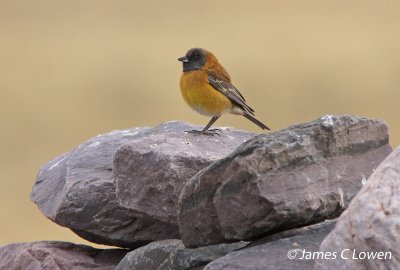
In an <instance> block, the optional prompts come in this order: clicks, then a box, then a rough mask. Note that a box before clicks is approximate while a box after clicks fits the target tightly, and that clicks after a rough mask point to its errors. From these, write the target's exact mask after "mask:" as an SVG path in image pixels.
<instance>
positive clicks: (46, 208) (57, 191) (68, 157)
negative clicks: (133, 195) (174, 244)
mask: <svg viewBox="0 0 400 270" xmlns="http://www.w3.org/2000/svg"><path fill="white" fill-rule="evenodd" d="M194 128H198V129H200V128H201V127H196V126H192V125H188V124H185V123H182V122H169V123H165V124H162V125H160V126H158V127H155V128H151V129H150V128H134V129H129V130H123V131H114V132H110V133H107V134H104V135H99V136H97V137H95V138H92V139H90V140H88V141H86V142H84V143H83V144H81V145H80V146H79V147H77V148H76V149H73V150H72V151H70V152H68V153H66V154H64V155H61V156H60V157H57V158H56V159H54V160H52V161H50V162H48V163H47V164H45V165H44V166H43V167H42V168H41V169H40V171H39V173H38V175H37V180H36V183H35V185H34V187H33V190H32V193H31V199H32V201H33V202H34V203H36V204H37V205H38V207H39V209H40V210H41V211H42V212H43V214H44V215H45V216H46V217H47V218H49V219H51V220H52V221H54V222H56V223H57V224H59V225H61V226H64V227H68V228H70V229H71V230H72V231H74V232H75V233H76V234H78V235H79V236H81V237H82V238H85V239H87V240H89V241H92V242H95V243H99V244H106V245H115V246H120V247H129V248H135V247H138V246H142V245H144V244H147V243H149V242H151V241H155V240H161V239H170V238H179V237H180V236H179V229H178V225H177V221H176V220H175V222H170V221H168V222H166V221H163V220H161V219H158V218H157V217H156V218H153V217H152V215H151V214H148V215H143V214H142V215H139V214H138V213H137V212H135V211H132V210H129V209H127V208H124V207H122V206H120V205H119V204H118V201H117V197H116V191H115V186H114V182H113V156H114V154H115V152H116V150H117V148H118V147H120V146H122V145H124V144H126V143H129V142H132V141H134V140H140V141H141V142H150V141H148V140H147V139H145V137H147V136H149V137H150V138H154V137H155V136H158V142H160V141H162V138H164V139H165V141H170V139H169V137H170V136H175V137H179V136H181V137H180V138H181V139H182V140H183V141H184V142H183V143H191V144H196V143H197V141H203V142H204V141H205V140H206V139H205V138H203V139H202V138H201V137H195V136H193V135H191V134H186V133H184V131H185V130H191V129H194ZM171 134H172V135H171ZM231 134H233V135H232V136H235V134H242V133H240V132H230V131H228V130H224V131H223V132H222V136H221V137H207V139H208V141H209V142H210V145H214V146H221V145H222V144H221V143H218V142H215V141H221V140H226V141H229V140H230V139H231V138H232V137H231ZM246 134H248V133H246ZM238 136H239V135H238ZM247 136H251V135H250V134H248V135H247ZM244 137H245V135H243V136H242V137H241V138H244ZM184 138H186V140H184ZM212 142H215V143H212ZM240 142H242V141H239V142H236V145H237V144H239V143H240ZM233 144H234V143H233ZM147 146H148V147H149V149H154V145H147ZM143 147H144V146H143ZM143 147H142V148H141V149H143ZM156 148H158V147H156ZM190 149H191V150H193V151H195V150H194V149H196V148H195V147H194V146H192V148H190V147H188V150H190ZM207 149H209V148H207ZM220 151H221V153H226V149H220ZM198 155H199V156H206V155H207V152H206V151H205V152H203V153H202V154H198ZM166 156H169V155H166ZM188 156H189V154H188ZM193 156H196V153H193ZM211 158H213V156H212V157H210V159H211ZM214 158H215V157H214ZM193 160H194V161H193V163H190V162H187V163H186V165H187V166H191V165H193V168H199V163H201V162H203V164H205V165H206V164H207V159H205V160H201V161H199V159H196V158H194V159H193ZM183 161H185V159H184V160H183ZM179 162H180V160H177V163H175V164H165V163H163V164H161V163H160V164H156V165H155V166H156V167H160V165H162V166H165V167H164V168H159V169H158V170H159V171H160V170H162V169H164V170H165V171H164V172H165V175H164V176H165V177H175V175H174V174H172V173H171V172H173V171H174V170H172V169H171V167H172V166H177V167H179V168H183V166H180V165H179ZM209 162H211V161H209ZM138 164H139V163H138ZM152 164H153V165H154V163H152ZM117 165H118V164H117ZM119 165H120V164H119ZM126 165H127V166H128V164H126ZM140 165H141V166H144V165H145V164H143V163H141V164H140ZM196 166H197V167H196ZM149 168H150V167H149V166H147V167H146V166H144V167H142V168H140V169H141V172H142V173H149V172H151V170H150V171H147V172H145V170H149ZM153 169H154V168H152V170H153ZM169 173H171V174H170V175H169ZM118 175H120V173H118ZM136 175H137V174H136ZM183 175H185V174H183ZM189 178H190V177H188V178H187V179H189ZM187 179H185V180H187ZM167 180H168V181H171V182H174V183H175V182H176V179H171V178H169V179H166V180H164V184H165V183H166V181H167ZM182 181H183V180H182ZM142 188H143V190H146V189H151V187H147V186H145V187H142ZM154 189H157V186H156V187H154ZM179 191H180V190H174V191H173V192H172V194H170V196H176V193H178V192H179ZM166 192H167V190H166ZM165 195H168V194H165ZM159 198H160V196H159ZM127 200H128V198H125V197H124V198H123V199H122V200H121V201H124V202H127ZM153 203H155V204H154V208H162V207H164V206H163V205H162V204H160V202H154V201H153ZM144 212H145V211H144Z"/></svg>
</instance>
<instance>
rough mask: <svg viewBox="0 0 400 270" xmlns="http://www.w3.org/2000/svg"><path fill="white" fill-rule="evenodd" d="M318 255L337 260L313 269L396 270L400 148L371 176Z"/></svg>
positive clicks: (399, 227) (399, 255)
mask: <svg viewBox="0 0 400 270" xmlns="http://www.w3.org/2000/svg"><path fill="white" fill-rule="evenodd" d="M320 251H322V252H328V251H330V252H336V254H337V259H336V260H318V261H317V264H316V266H315V269H354V270H358V269H360V270H361V269H399V265H400V147H398V148H397V149H395V150H394V151H393V153H392V154H391V155H390V156H388V157H387V158H386V159H385V160H384V161H383V162H382V163H381V164H380V165H379V167H378V168H377V169H376V170H375V172H374V173H373V174H372V175H371V176H370V178H369V179H368V181H367V182H366V184H365V186H364V187H363V188H362V189H361V191H360V192H359V193H358V194H357V196H356V197H355V198H354V199H353V200H352V202H351V203H350V205H349V207H348V209H347V210H346V211H344V212H343V214H342V215H341V216H340V218H339V220H338V223H337V225H336V227H335V229H334V230H333V231H332V232H331V233H330V234H329V235H328V236H327V237H326V238H325V239H324V241H323V242H322V244H321V248H320ZM368 256H370V258H371V259H368ZM372 256H375V259H372V258H373V257H372Z"/></svg>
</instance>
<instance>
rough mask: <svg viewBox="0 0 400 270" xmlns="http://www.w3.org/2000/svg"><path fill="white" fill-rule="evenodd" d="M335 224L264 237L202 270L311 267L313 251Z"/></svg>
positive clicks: (301, 269) (303, 228)
mask: <svg viewBox="0 0 400 270" xmlns="http://www.w3.org/2000/svg"><path fill="white" fill-rule="evenodd" d="M334 226H335V221H334V220H329V221H325V222H322V223H319V224H316V225H311V226H307V227H302V228H299V229H293V230H290V231H285V232H282V233H278V234H275V235H271V236H268V237H265V238H263V239H260V240H258V241H257V242H254V243H253V244H252V245H250V246H249V247H246V248H244V249H242V250H239V251H235V252H232V253H229V254H228V255H226V256H224V257H221V258H219V259H217V260H215V261H213V262H211V263H209V264H208V265H207V266H206V267H205V268H204V270H223V269H226V270H236V269H237V270H244V269H251V270H265V269H268V270H278V269H281V270H287V269H296V270H309V269H312V268H313V265H314V263H315V261H314V260H313V259H312V256H313V255H312V254H314V256H317V254H316V253H315V252H317V251H318V247H319V244H320V243H321V241H322V240H323V239H324V237H325V236H326V235H327V234H328V233H329V232H330V231H331V230H332V229H333V227H334ZM289 256H290V258H291V259H289Z"/></svg>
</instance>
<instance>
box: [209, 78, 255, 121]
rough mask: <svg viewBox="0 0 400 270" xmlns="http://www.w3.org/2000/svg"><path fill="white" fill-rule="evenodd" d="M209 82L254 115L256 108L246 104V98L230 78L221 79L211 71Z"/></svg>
mask: <svg viewBox="0 0 400 270" xmlns="http://www.w3.org/2000/svg"><path fill="white" fill-rule="evenodd" d="M208 82H209V84H210V85H211V86H212V87H214V88H215V89H216V90H217V91H219V92H220V93H222V94H223V95H224V96H226V97H227V98H229V99H230V100H231V101H232V102H233V103H235V104H236V105H237V106H239V107H240V108H242V109H243V110H245V111H246V112H248V113H250V114H252V115H254V110H253V109H252V108H251V107H250V106H249V105H247V104H246V100H245V99H244V97H243V96H242V94H241V93H240V92H239V90H238V89H237V88H236V87H235V86H233V84H231V83H230V82H229V81H228V80H224V78H221V79H219V78H217V77H216V76H215V75H214V74H212V73H209V74H208Z"/></svg>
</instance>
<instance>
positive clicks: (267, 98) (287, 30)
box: [0, 0, 400, 245]
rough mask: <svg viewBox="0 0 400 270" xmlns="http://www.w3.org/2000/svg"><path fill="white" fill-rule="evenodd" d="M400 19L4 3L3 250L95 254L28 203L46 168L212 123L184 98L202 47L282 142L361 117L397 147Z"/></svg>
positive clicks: (381, 6)
mask: <svg viewBox="0 0 400 270" xmlns="http://www.w3.org/2000/svg"><path fill="white" fill-rule="evenodd" d="M399 14H400V2H398V1H319V0H315V1H295V0H293V1H232V0H225V1H215V0H214V1H211V0H208V1H206V0H203V1H175V0H172V1H171V0H170V1H131V0H129V1H102V0H92V1H83V0H82V1H53V0H47V1H14V0H10V1H5V0H4V1H1V2H0V127H1V132H0V144H1V145H0V149H1V152H0V166H1V167H0V214H1V222H0V245H4V244H7V243H10V242H17V241H34V240H65V241H72V242H79V243H87V242H85V241H84V240H81V239H80V238H79V237H77V236H75V235H74V234H73V233H72V232H70V231H69V230H68V229H65V228H61V227H59V226H58V225H56V224H53V223H52V222H51V221H48V220H47V219H46V218H45V217H44V216H43V215H42V214H41V213H40V212H39V210H38V209H37V207H36V206H35V205H34V204H33V203H31V202H30V200H29V193H30V190H31V187H32V185H33V183H34V180H35V174H36V172H37V171H38V169H39V168H40V166H41V165H42V164H44V163H45V162H47V161H49V160H51V159H53V158H54V157H56V156H58V155H60V154H62V153H64V152H66V151H68V150H69V149H71V148H74V147H76V146H77V145H79V144H80V143H82V142H83V141H85V140H87V139H89V138H90V137H93V136H96V135H97V134H100V133H105V132H108V131H112V130H115V129H126V128H129V127H134V126H154V125H157V124H159V123H162V122H165V121H170V120H184V121H189V122H191V123H195V124H199V125H205V124H206V123H207V122H208V120H209V119H208V118H206V117H203V116H200V115H197V113H195V112H192V111H191V110H190V109H189V108H188V107H187V106H186V105H185V104H184V102H183V101H182V99H181V96H180V91H179V87H178V80H179V76H180V73H181V65H180V63H179V62H178V61H177V60H176V59H177V58H178V57H180V56H182V55H183V54H185V52H186V51H187V49H189V48H191V47H195V46H196V47H204V48H207V49H209V50H211V51H213V52H214V53H215V54H216V55H217V57H218V58H219V59H220V61H221V62H222V63H223V64H224V66H225V67H226V68H227V69H228V71H229V72H230V73H231V75H232V77H233V81H234V83H235V85H236V86H237V87H238V88H239V89H241V91H242V93H243V94H244V95H245V97H246V98H247V101H248V103H249V104H250V105H251V106H252V107H254V108H255V110H256V115H257V116H258V118H259V119H260V120H262V121H264V122H265V123H266V124H268V125H269V126H270V127H272V128H273V129H274V130H279V129H282V128H285V127H287V126H288V125H290V124H294V123H299V122H305V121H310V120H313V119H315V118H317V117H320V116H322V115H324V114H328V113H329V114H357V115H363V116H368V117H372V118H379V119H384V120H385V121H386V122H387V123H388V124H389V127H390V134H391V144H392V146H397V145H398V144H399V141H400V123H399V121H398V117H399V110H400V109H399V107H398V104H399V100H400V89H399V88H400V34H399V26H400V16H399ZM217 125H224V126H225V125H228V126H234V127H236V128H240V129H246V130H251V131H257V132H259V130H258V128H257V127H256V126H255V125H253V124H252V123H251V122H249V121H247V120H246V119H245V118H243V117H238V116H225V117H223V118H222V119H220V120H218V122H217Z"/></svg>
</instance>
